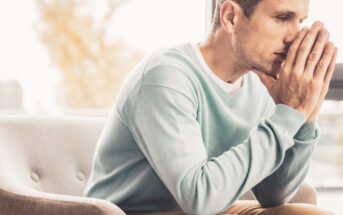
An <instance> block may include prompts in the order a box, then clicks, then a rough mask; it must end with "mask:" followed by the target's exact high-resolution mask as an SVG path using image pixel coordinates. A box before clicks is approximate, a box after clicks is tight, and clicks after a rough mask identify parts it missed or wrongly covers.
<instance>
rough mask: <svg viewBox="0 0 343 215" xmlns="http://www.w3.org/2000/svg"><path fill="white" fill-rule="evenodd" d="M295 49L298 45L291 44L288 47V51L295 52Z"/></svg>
mask: <svg viewBox="0 0 343 215" xmlns="http://www.w3.org/2000/svg"><path fill="white" fill-rule="evenodd" d="M297 50H298V45H297V46H295V45H293V46H291V47H290V48H289V50H288V52H291V53H295V52H296V51H297Z"/></svg>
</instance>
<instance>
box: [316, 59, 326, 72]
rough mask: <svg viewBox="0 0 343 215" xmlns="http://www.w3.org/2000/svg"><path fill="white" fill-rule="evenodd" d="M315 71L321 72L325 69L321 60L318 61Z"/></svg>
mask: <svg viewBox="0 0 343 215" xmlns="http://www.w3.org/2000/svg"><path fill="white" fill-rule="evenodd" d="M317 69H319V70H323V69H325V63H324V61H323V60H321V61H319V62H318V64H317Z"/></svg>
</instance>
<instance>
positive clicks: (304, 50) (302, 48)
mask: <svg viewBox="0 0 343 215" xmlns="http://www.w3.org/2000/svg"><path fill="white" fill-rule="evenodd" d="M306 50H307V44H306V43H303V44H302V45H301V46H300V47H299V52H301V53H303V52H306Z"/></svg>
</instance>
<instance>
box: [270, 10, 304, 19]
mask: <svg viewBox="0 0 343 215" xmlns="http://www.w3.org/2000/svg"><path fill="white" fill-rule="evenodd" d="M280 14H284V15H288V16H292V17H293V16H295V15H296V13H295V12H294V11H290V10H280V11H276V12H274V15H280ZM307 17H308V15H306V16H305V17H303V18H301V19H304V20H305V19H307Z"/></svg>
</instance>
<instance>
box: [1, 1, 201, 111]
mask: <svg viewBox="0 0 343 215" xmlns="http://www.w3.org/2000/svg"><path fill="white" fill-rule="evenodd" d="M205 4H206V0H201V1H199V0H188V1H183V0H173V1H170V0H158V1H156V0H139V1H138V0H122V1H116V0H107V1H96V0H84V1H78V0H34V1H24V2H21V3H20V7H19V6H18V3H17V2H16V1H7V2H2V3H0V6H1V7H0V14H1V20H0V22H1V26H3V28H5V29H6V30H5V31H3V32H2V40H1V42H0V43H1V44H0V45H1V47H2V48H1V50H0V56H1V57H2V59H5V60H4V61H2V64H1V65H0V71H1V73H0V80H1V79H2V81H0V82H1V83H2V85H4V84H6V89H10V88H9V87H8V86H9V85H11V86H12V88H13V90H11V92H6V94H8V96H7V97H6V98H1V96H0V108H1V107H2V106H1V100H4V99H6V104H7V106H8V104H9V102H8V98H9V97H11V98H14V97H18V98H19V99H18V100H20V98H21V97H22V99H23V102H22V103H20V102H13V104H16V105H12V106H8V107H7V108H11V109H13V108H23V109H24V111H25V112H29V113H56V112H57V113H61V112H62V113H66V112H72V113H82V112H86V113H89V111H90V110H92V111H96V112H98V113H101V115H106V114H107V113H108V112H109V109H110V108H111V106H112V104H113V101H114V99H115V96H116V93H117V91H118V89H119V87H120V85H121V83H122V81H123V79H124V78H125V77H126V75H127V74H128V73H129V71H130V70H131V69H132V67H133V66H134V65H135V64H136V63H137V62H138V61H139V60H140V59H141V58H142V57H143V56H144V55H146V54H148V53H149V52H152V51H153V50H156V49H159V48H162V47H166V46H169V45H172V44H176V43H183V42H188V41H200V40H202V39H203V38H204V36H205V30H206V29H205V28H206V26H205V25H204V23H205V21H206V19H205V13H206V11H205ZM13 11H16V13H13ZM8 79H11V80H12V82H11V83H10V82H9V81H7V80H8ZM13 80H15V83H13ZM18 84H19V86H20V87H21V89H18ZM0 87H1V85H0ZM14 88H15V89H14ZM0 89H1V88H0ZM7 91H8V90H7ZM3 103H4V102H3ZM21 106H22V107H21ZM2 108H6V106H5V105H4V106H3V107H2ZM7 112H8V110H7Z"/></svg>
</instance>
